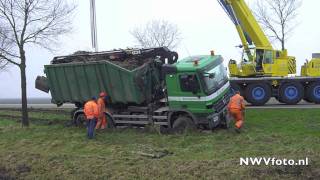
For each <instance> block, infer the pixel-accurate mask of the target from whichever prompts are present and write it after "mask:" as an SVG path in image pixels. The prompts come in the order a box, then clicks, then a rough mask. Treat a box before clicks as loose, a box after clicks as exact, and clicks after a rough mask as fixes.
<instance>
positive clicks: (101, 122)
mask: <svg viewBox="0 0 320 180" xmlns="http://www.w3.org/2000/svg"><path fill="white" fill-rule="evenodd" d="M106 96H107V93H105V92H101V93H100V97H99V99H98V110H99V118H98V123H97V125H96V129H99V128H101V129H105V128H106V125H107V119H106V114H105V109H106V104H105V99H106Z"/></svg>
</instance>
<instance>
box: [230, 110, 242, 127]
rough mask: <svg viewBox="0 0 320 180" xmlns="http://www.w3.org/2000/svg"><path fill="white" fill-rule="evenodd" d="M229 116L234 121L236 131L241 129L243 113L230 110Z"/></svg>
mask: <svg viewBox="0 0 320 180" xmlns="http://www.w3.org/2000/svg"><path fill="white" fill-rule="evenodd" d="M230 115H231V116H232V117H233V118H234V119H235V121H236V123H235V126H236V128H238V129H241V128H242V126H243V121H244V118H243V113H242V111H241V110H239V109H230Z"/></svg>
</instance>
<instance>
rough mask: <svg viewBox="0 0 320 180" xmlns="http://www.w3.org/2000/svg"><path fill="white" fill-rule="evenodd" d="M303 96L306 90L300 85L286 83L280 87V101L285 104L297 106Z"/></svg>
mask: <svg viewBox="0 0 320 180" xmlns="http://www.w3.org/2000/svg"><path fill="white" fill-rule="evenodd" d="M303 96H304V90H303V86H302V85H301V84H300V83H286V84H283V85H282V86H281V87H280V99H281V101H282V102H283V103H285V104H289V105H294V104H297V103H299V102H300V101H301V99H302V97H303Z"/></svg>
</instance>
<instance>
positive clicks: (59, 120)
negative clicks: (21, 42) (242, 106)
mask: <svg viewBox="0 0 320 180" xmlns="http://www.w3.org/2000/svg"><path fill="white" fill-rule="evenodd" d="M12 115H14V116H18V115H19V114H17V112H16V111H9V110H0V179H2V178H25V179H239V178H241V179H247V178H255V179H258V178H259V179H260V178H262V179H265V178H267V179H279V178H282V179H284V178H286V179H296V178H300V179H306V178H314V179H320V111H319V110H311V109H310V110H248V111H247V121H246V127H245V132H244V133H242V134H240V135H238V134H236V133H234V132H232V131H227V130H222V129H219V130H217V131H216V132H214V133H194V134H192V135H159V134H158V133H156V132H154V133H152V132H145V131H141V130H132V129H131V130H115V131H110V130H108V131H106V132H98V134H97V138H96V139H95V140H93V141H88V140H87V139H86V137H85V134H86V132H85V131H86V130H85V129H80V128H76V127H65V126H64V124H65V122H66V120H68V119H69V115H66V114H58V113H50V112H45V113H41V112H32V113H30V116H31V117H32V118H33V119H34V121H32V122H31V126H30V128H21V127H20V124H19V123H17V119H15V118H12V117H11V118H10V116H12ZM41 119H46V120H43V121H41ZM49 119H50V120H49ZM51 119H53V120H51ZM48 120H49V121H48ZM157 151H169V152H171V154H169V155H167V156H165V157H162V158H159V159H153V158H149V157H146V156H142V155H141V152H143V153H151V154H154V153H156V152H157ZM261 156H266V157H278V158H292V159H303V158H305V157H309V159H310V161H311V162H310V165H309V166H307V167H302V166H295V167H290V166H289V167H270V166H269V167H267V166H249V167H244V166H239V158H240V157H261Z"/></svg>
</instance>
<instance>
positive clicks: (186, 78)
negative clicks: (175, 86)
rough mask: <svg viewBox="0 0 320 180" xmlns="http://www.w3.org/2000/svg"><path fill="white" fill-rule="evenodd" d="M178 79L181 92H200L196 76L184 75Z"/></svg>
mask: <svg viewBox="0 0 320 180" xmlns="http://www.w3.org/2000/svg"><path fill="white" fill-rule="evenodd" d="M179 78H180V87H181V91H183V92H193V93H197V92H199V91H200V86H199V81H198V78H197V76H196V75H194V74H192V75H190V74H184V75H180V76H179Z"/></svg>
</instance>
